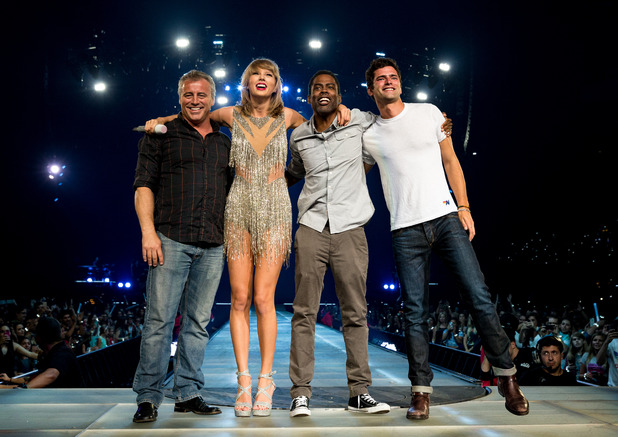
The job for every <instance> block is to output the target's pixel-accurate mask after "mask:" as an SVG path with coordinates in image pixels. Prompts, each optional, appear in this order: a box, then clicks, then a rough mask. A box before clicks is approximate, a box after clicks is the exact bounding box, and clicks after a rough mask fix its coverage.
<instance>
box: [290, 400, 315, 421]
mask: <svg viewBox="0 0 618 437" xmlns="http://www.w3.org/2000/svg"><path fill="white" fill-rule="evenodd" d="M299 416H311V410H309V399H308V398H307V396H296V397H295V398H294V399H292V405H290V417H299Z"/></svg>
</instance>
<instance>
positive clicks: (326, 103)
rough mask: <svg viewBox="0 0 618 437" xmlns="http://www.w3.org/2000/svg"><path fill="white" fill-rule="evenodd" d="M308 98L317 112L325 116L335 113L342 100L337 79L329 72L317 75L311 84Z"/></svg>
mask: <svg viewBox="0 0 618 437" xmlns="http://www.w3.org/2000/svg"><path fill="white" fill-rule="evenodd" d="M308 100H309V103H310V104H311V107H312V108H313V111H314V112H315V113H317V114H320V115H321V116H323V117H327V116H329V115H331V114H334V113H335V112H336V111H337V106H339V103H340V102H341V96H340V95H339V90H338V89H337V82H336V81H335V79H334V78H333V77H332V76H331V75H329V74H320V75H318V76H316V77H315V79H314V80H313V83H312V84H311V94H309V96H308Z"/></svg>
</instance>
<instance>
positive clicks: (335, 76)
mask: <svg viewBox="0 0 618 437" xmlns="http://www.w3.org/2000/svg"><path fill="white" fill-rule="evenodd" d="M321 74H327V75H329V76H331V77H332V78H333V79H335V83H336V84H337V95H338V96H340V95H341V85H339V78H337V75H336V74H335V73H333V72H332V71H330V70H319V71H316V72H315V74H314V75H313V76H311V79H309V90H308V91H309V94H311V88H312V87H313V82H315V79H316V77H318V76H320V75H321Z"/></svg>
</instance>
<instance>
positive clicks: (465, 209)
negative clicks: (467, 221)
mask: <svg viewBox="0 0 618 437" xmlns="http://www.w3.org/2000/svg"><path fill="white" fill-rule="evenodd" d="M459 211H468V212H471V211H470V208H467V207H465V206H460V207H459V208H457V212H459Z"/></svg>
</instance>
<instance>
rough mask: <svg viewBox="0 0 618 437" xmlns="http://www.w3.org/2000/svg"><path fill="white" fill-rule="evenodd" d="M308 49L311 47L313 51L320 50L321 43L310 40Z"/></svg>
mask: <svg viewBox="0 0 618 437" xmlns="http://www.w3.org/2000/svg"><path fill="white" fill-rule="evenodd" d="M309 47H311V48H312V49H314V50H317V49H321V48H322V42H321V41H319V40H317V39H312V40H311V41H309Z"/></svg>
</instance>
